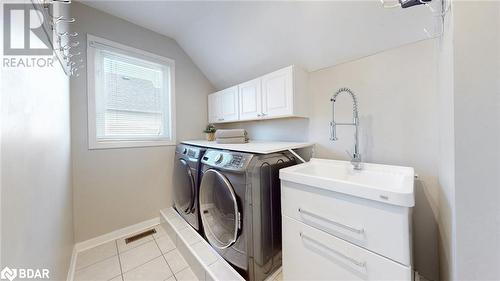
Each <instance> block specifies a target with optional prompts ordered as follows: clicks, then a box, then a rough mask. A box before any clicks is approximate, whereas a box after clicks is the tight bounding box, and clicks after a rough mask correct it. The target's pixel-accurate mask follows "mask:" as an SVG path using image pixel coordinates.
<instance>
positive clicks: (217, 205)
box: [199, 169, 241, 249]
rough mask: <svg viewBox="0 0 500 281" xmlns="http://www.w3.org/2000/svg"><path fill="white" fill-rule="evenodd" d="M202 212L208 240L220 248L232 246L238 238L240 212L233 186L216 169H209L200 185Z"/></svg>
mask: <svg viewBox="0 0 500 281" xmlns="http://www.w3.org/2000/svg"><path fill="white" fill-rule="evenodd" d="M199 196H200V213H201V220H202V224H203V229H204V230H205V235H206V236H207V239H208V242H210V244H212V246H214V247H217V248H219V249H225V248H227V247H229V246H231V245H232V244H233V243H234V242H235V241H236V239H237V238H238V229H239V228H240V226H241V223H240V212H239V210H238V203H237V201H236V195H235V193H234V190H233V186H232V185H231V183H230V182H229V180H228V179H227V178H226V177H225V176H224V175H223V174H221V173H220V172H219V171H217V170H214V169H208V170H207V171H206V172H205V173H204V174H203V178H202V180H201V185H200V195H199Z"/></svg>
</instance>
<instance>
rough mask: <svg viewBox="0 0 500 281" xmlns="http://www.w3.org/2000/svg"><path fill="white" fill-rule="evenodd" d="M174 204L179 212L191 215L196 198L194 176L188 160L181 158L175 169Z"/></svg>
mask: <svg viewBox="0 0 500 281" xmlns="http://www.w3.org/2000/svg"><path fill="white" fill-rule="evenodd" d="M174 175H175V176H174V204H175V208H176V209H177V210H178V211H179V212H184V213H191V211H192V209H193V206H194V203H195V196H196V193H195V192H196V190H195V188H196V185H195V181H194V175H193V172H192V171H191V168H190V167H189V165H188V163H187V162H186V160H184V159H182V158H180V159H177V161H176V162H175V169H174Z"/></svg>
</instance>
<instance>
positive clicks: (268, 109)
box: [262, 66, 293, 117]
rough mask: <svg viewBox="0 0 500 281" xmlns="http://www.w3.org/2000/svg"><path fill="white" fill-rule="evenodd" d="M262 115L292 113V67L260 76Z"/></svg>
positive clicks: (274, 115) (273, 115)
mask: <svg viewBox="0 0 500 281" xmlns="http://www.w3.org/2000/svg"><path fill="white" fill-rule="evenodd" d="M262 99H263V111H264V117H276V116H283V115H292V114H293V67H291V66H290V67H287V68H284V69H280V70H278V71H275V72H273V73H270V74H267V75H265V76H263V77H262Z"/></svg>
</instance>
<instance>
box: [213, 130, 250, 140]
mask: <svg viewBox="0 0 500 281" xmlns="http://www.w3.org/2000/svg"><path fill="white" fill-rule="evenodd" d="M246 136H247V132H246V131H245V130H244V129H230V130H224V129H219V130H217V131H216V132H215V137H216V138H245V137H246Z"/></svg>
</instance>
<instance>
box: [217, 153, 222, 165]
mask: <svg viewBox="0 0 500 281" xmlns="http://www.w3.org/2000/svg"><path fill="white" fill-rule="evenodd" d="M223 159H224V155H223V154H222V153H221V154H219V155H217V157H215V164H220V163H221V162H222V160H223Z"/></svg>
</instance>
